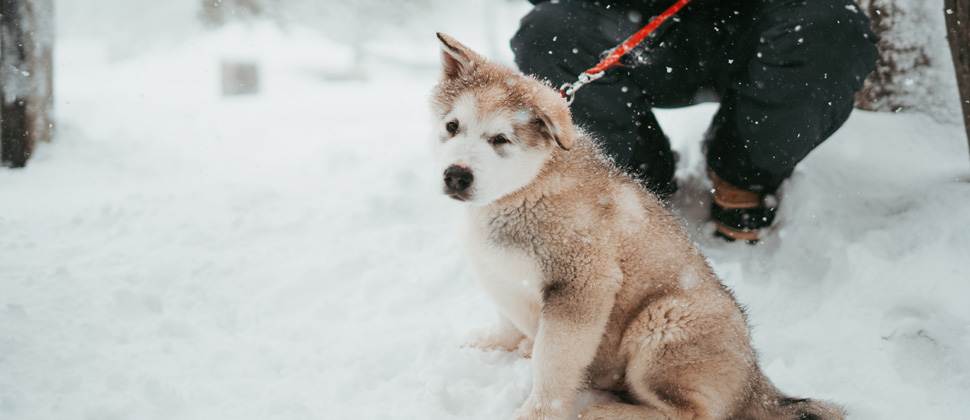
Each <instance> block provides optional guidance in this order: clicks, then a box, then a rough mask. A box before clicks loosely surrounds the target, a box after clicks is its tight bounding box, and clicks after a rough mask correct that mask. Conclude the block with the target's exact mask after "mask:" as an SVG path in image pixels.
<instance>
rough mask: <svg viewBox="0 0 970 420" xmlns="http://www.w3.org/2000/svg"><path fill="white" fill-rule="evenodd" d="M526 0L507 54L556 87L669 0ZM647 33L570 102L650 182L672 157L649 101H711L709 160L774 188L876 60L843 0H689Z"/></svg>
mask: <svg viewBox="0 0 970 420" xmlns="http://www.w3.org/2000/svg"><path fill="white" fill-rule="evenodd" d="M535 3H538V4H536V6H535V8H534V9H533V10H532V11H531V12H530V13H529V14H528V15H526V16H525V17H524V18H523V19H522V22H521V26H520V28H519V31H518V32H517V33H516V35H515V36H514V38H513V39H512V42H511V44H512V50H513V51H514V53H515V60H516V63H517V64H518V66H519V68H520V69H521V70H522V71H523V72H525V73H530V74H534V75H536V76H538V77H540V78H544V79H548V80H549V81H550V82H552V84H553V85H554V86H560V85H561V84H562V83H565V82H573V81H575V80H576V77H577V76H578V75H579V74H580V73H582V72H583V71H585V70H587V69H589V68H591V67H593V66H594V65H595V64H596V63H598V62H599V60H600V59H601V54H602V53H603V51H605V50H608V49H610V48H613V47H615V46H616V45H618V44H619V43H620V42H622V41H623V40H625V39H626V38H627V37H629V36H630V35H632V34H633V33H635V32H636V31H637V30H639V29H640V28H641V27H643V26H644V25H646V23H647V22H648V21H649V19H651V18H652V17H653V16H656V15H659V14H660V13H661V12H662V11H664V10H665V9H666V8H667V7H669V6H671V5H672V4H673V3H674V0H653V1H651V0H643V1H627V2H613V3H611V2H608V1H603V2H592V1H580V0H558V1H550V2H535ZM624 3H626V4H624ZM657 35H658V36H657V37H656V38H654V39H648V40H647V41H645V42H647V43H649V46H648V48H647V49H646V50H645V51H642V52H641V53H639V54H632V55H631V54H628V57H625V60H624V63H626V64H627V65H625V66H622V67H619V66H618V67H613V68H612V69H610V70H608V71H607V73H606V75H605V76H604V77H603V78H602V79H599V80H597V81H595V82H593V83H591V84H588V85H586V86H585V87H583V88H582V90H580V91H579V92H578V93H577V95H576V99H575V102H574V103H573V105H572V112H573V118H574V120H575V122H577V123H578V124H580V125H581V126H584V127H586V129H587V130H588V131H591V132H592V133H593V134H594V135H596V136H597V137H598V138H599V139H600V140H601V142H602V143H603V147H604V149H605V150H606V152H607V153H608V154H610V155H611V156H612V157H613V158H614V159H615V160H616V162H617V163H618V164H620V165H622V166H625V167H626V168H627V169H628V170H630V171H632V172H633V173H636V174H638V175H639V176H641V177H644V178H645V179H646V181H647V184H648V186H651V187H652V188H655V189H663V187H664V186H666V185H667V183H668V182H669V181H670V180H671V179H672V178H673V175H674V169H675V168H674V167H675V163H674V157H673V153H672V152H671V150H670V143H669V141H668V139H667V138H666V136H665V135H664V134H663V132H662V131H661V129H660V126H659V125H658V124H657V120H656V118H655V117H654V115H653V113H652V111H651V109H652V108H653V107H660V108H671V107H680V106H685V105H689V104H692V103H697V102H702V101H705V100H714V101H718V102H720V104H721V107H720V110H719V111H718V113H717V115H716V116H715V117H714V121H713V123H712V124H711V126H710V129H709V132H708V135H707V138H706V139H705V149H706V154H707V164H708V168H709V169H710V170H711V171H713V172H714V173H715V174H717V175H718V176H720V177H721V178H723V179H724V180H726V181H728V182H729V183H731V184H733V185H735V186H737V187H740V188H743V189H746V190H749V191H756V192H765V193H773V192H774V191H775V190H776V189H777V188H778V187H779V185H780V184H781V183H782V181H784V180H785V179H786V178H787V177H788V176H790V175H791V173H792V171H793V170H794V168H795V165H796V164H797V163H798V162H800V161H801V160H802V159H803V158H805V156H806V155H807V154H808V153H809V152H810V151H811V150H812V149H813V148H815V147H816V146H818V145H819V144H821V143H822V141H824V140H825V139H827V138H828V137H829V136H831V135H832V133H834V132H835V130H837V129H838V128H839V127H840V126H841V125H842V124H843V123H844V122H845V121H846V119H847V118H848V117H849V113H850V112H851V111H852V108H853V98H854V95H855V93H856V92H857V91H858V90H859V89H860V88H861V87H862V82H863V80H864V79H865V77H866V76H867V75H868V74H869V73H870V72H871V71H872V70H873V69H874V67H875V61H876V58H877V51H876V47H875V43H876V41H877V37H876V36H875V35H874V34H873V32H872V29H871V25H870V23H869V19H868V18H867V17H866V15H865V14H864V13H863V12H862V10H860V9H859V7H858V5H857V4H856V3H855V2H854V1H853V0H694V1H693V2H692V3H690V4H689V5H688V6H687V7H685V8H684V9H683V10H681V12H680V13H679V14H678V15H677V19H676V20H674V19H671V20H668V21H667V23H665V24H664V25H663V26H661V28H660V29H659V30H658V33H657Z"/></svg>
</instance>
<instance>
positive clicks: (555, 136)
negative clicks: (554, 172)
mask: <svg viewBox="0 0 970 420" xmlns="http://www.w3.org/2000/svg"><path fill="white" fill-rule="evenodd" d="M533 112H534V113H535V114H536V117H538V118H539V121H541V122H542V125H543V130H544V134H546V135H547V136H549V137H550V138H552V140H555V141H556V143H557V144H559V147H561V148H562V149H563V150H569V149H572V148H573V124H572V119H571V118H570V117H569V114H568V111H566V115H565V121H557V120H561V119H562V118H558V119H553V118H549V116H548V115H546V113H544V112H542V111H541V110H538V109H534V110H533ZM560 117H561V116H560Z"/></svg>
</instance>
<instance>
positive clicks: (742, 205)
mask: <svg viewBox="0 0 970 420" xmlns="http://www.w3.org/2000/svg"><path fill="white" fill-rule="evenodd" d="M710 174H711V181H712V182H713V183H714V203H713V204H712V205H711V218H713V219H714V224H715V226H716V227H717V234H718V235H719V236H721V237H723V238H725V239H727V240H729V241H738V240H740V241H747V242H748V243H754V242H757V241H758V235H759V234H760V232H761V229H763V228H766V227H768V226H771V222H772V221H774V219H775V208H774V207H768V206H766V205H765V204H764V195H763V194H761V193H756V192H752V191H747V190H743V189H741V188H738V187H735V186H733V185H731V184H729V183H728V182H727V181H725V180H723V179H721V177H719V176H717V174H715V173H714V172H710Z"/></svg>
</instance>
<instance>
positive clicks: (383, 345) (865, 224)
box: [0, 8, 970, 420]
mask: <svg viewBox="0 0 970 420" xmlns="http://www.w3.org/2000/svg"><path fill="white" fill-rule="evenodd" d="M515 10H518V11H520V10H524V9H522V8H518V9H515ZM445 26H446V27H445V28H443V29H445V30H446V31H450V32H452V33H453V34H454V35H455V36H457V37H458V38H459V39H461V40H463V41H466V42H467V43H468V44H469V45H471V46H472V47H475V48H479V49H481V50H483V51H487V50H488V49H489V48H492V47H489V46H488V45H487V44H489V40H488V38H487V37H485V36H482V35H481V33H483V31H480V30H478V29H476V28H468V27H463V26H462V25H461V22H453V23H451V26H450V27H447V25H445ZM512 28H514V21H509V22H506V23H505V24H504V26H503V27H502V28H501V30H500V31H499V34H498V36H499V37H504V36H506V35H507V34H506V32H508V31H509V30H511V29H512ZM502 31H505V32H502ZM412 35H413V34H412ZM426 35H427V41H422V42H423V43H418V44H410V39H412V38H406V39H399V40H396V41H395V40H394V39H392V38H388V39H387V41H388V43H385V44H381V45H374V46H372V47H371V49H372V55H371V56H370V58H369V59H368V61H367V64H368V65H369V66H368V71H367V74H366V77H365V78H363V79H361V80H353V79H350V80H348V79H347V78H345V77H335V76H334V75H340V74H345V70H346V68H345V66H348V65H349V63H350V62H351V61H352V56H353V53H352V51H350V50H348V49H347V48H346V47H343V46H341V45H339V44H335V43H333V42H330V41H328V40H327V39H325V38H323V37H321V36H320V35H318V34H316V33H315V32H313V31H309V30H306V29H300V28H296V27H291V28H289V29H288V30H286V31H281V30H279V29H278V28H276V27H274V26H273V25H267V24H253V25H233V26H230V27H227V28H223V29H220V30H217V31H213V32H208V33H201V34H198V35H194V36H187V37H181V38H178V40H176V41H177V42H176V41H172V42H171V43H168V44H165V43H162V44H153V45H151V47H150V48H144V49H140V48H122V49H119V48H116V47H115V46H114V45H115V44H112V43H111V42H107V41H104V40H103V39H97V38H63V39H61V40H60V41H59V43H58V45H57V53H56V54H57V55H56V65H57V68H56V95H57V97H56V112H57V121H58V128H57V135H56V139H55V141H54V142H53V143H50V144H42V145H40V147H39V148H38V150H37V153H36V155H35V156H34V158H33V159H32V160H31V162H30V164H29V166H28V167H27V168H25V169H17V170H14V169H4V168H0V419H18V420H19V419H92V420H93V419H217V418H218V419H375V420H376V419H418V418H420V419H448V418H455V419H506V418H510V416H511V413H512V411H513V410H514V409H515V408H516V407H518V406H519V405H520V404H521V403H522V402H523V401H524V399H525V398H526V396H527V394H528V391H529V389H530V387H531V367H530V366H531V365H530V363H531V362H530V361H529V360H525V359H521V358H519V357H518V356H517V355H513V354H506V353H483V352H480V351H477V350H470V349H462V348H459V346H458V343H459V342H460V341H461V339H462V338H463V335H464V334H465V333H466V332H468V331H469V330H471V329H473V328H475V327H480V326H484V325H487V324H489V323H490V322H492V320H493V313H494V312H493V310H492V308H491V305H490V303H489V302H488V300H487V299H486V298H485V296H484V295H483V294H482V293H480V292H479V290H478V289H477V287H476V285H475V282H474V280H473V278H472V275H471V272H470V270H469V268H468V265H467V264H466V262H465V258H464V255H463V254H462V252H461V251H460V250H459V249H458V247H457V243H456V237H455V236H456V235H455V233H454V231H455V228H456V225H457V213H458V208H457V206H458V204H456V203H453V202H450V201H449V200H447V199H445V198H443V197H441V196H439V195H438V193H437V188H436V181H437V174H435V173H432V172H431V170H430V164H429V163H430V156H429V153H428V148H427V144H426V134H427V133H428V132H429V130H430V128H429V125H428V118H427V115H426V114H427V111H426V101H427V98H426V96H427V92H428V90H429V88H430V87H431V85H432V84H433V83H434V79H435V77H436V69H435V67H434V65H435V64H436V62H437V57H438V56H437V54H438V51H437V46H436V44H435V42H436V41H435V39H434V34H433V33H432V32H431V31H430V30H429V31H428V33H427V34H426ZM505 54H506V55H505V56H503V57H500V59H502V60H508V55H507V53H505ZM224 57H249V58H250V59H253V60H256V61H258V62H259V63H260V66H261V71H262V74H261V76H262V79H261V81H262V89H261V93H260V94H258V95H253V96H238V97H221V96H220V95H219V86H220V85H219V63H220V60H221V59H222V58H224ZM713 112H714V108H713V107H712V106H698V107H693V108H689V109H683V110H676V111H661V112H660V117H661V119H662V123H663V125H664V127H665V129H666V130H667V132H668V133H669V134H670V135H671V137H672V138H673V140H674V142H675V145H676V147H677V148H678V150H679V151H680V153H681V156H682V159H681V162H680V165H681V168H680V170H679V172H678V176H679V177H680V179H681V186H682V190H681V191H680V192H679V193H678V195H677V196H676V198H675V200H674V201H675V203H674V204H675V207H676V209H677V212H678V213H679V214H680V215H681V216H682V217H683V219H684V223H685V228H686V229H687V231H688V232H690V233H691V235H692V236H694V237H695V239H696V240H697V241H698V242H699V243H700V244H701V246H702V248H703V249H704V251H705V252H706V253H707V255H708V256H709V258H710V260H711V262H712V264H713V265H714V266H715V268H716V269H717V271H718V273H719V274H720V275H721V276H722V278H723V279H724V281H725V283H727V284H728V285H730V286H731V287H732V288H733V289H734V290H735V291H736V293H737V296H738V298H739V300H740V301H741V302H743V303H744V304H746V305H747V307H748V310H749V314H750V321H751V323H752V325H753V328H754V338H755V343H756V346H757V348H758V349H759V350H760V352H761V360H762V364H763V366H764V367H765V369H766V371H767V373H768V375H769V376H770V377H771V378H772V379H773V380H774V381H775V383H776V384H777V385H778V386H779V387H780V388H781V389H783V390H785V391H787V392H789V393H791V394H794V395H798V396H810V397H819V398H827V399H831V400H835V401H838V402H841V403H843V404H845V405H847V406H848V408H849V410H850V411H851V414H852V418H854V419H871V420H876V419H897V418H898V419H948V420H949V419H968V418H970V304H968V301H970V210H968V209H970V154H968V151H967V145H966V140H965V138H963V129H962V127H959V126H955V125H948V124H945V123H938V122H936V121H934V120H933V119H932V118H930V117H927V116H921V115H912V114H911V115H904V114H872V113H864V112H857V113H855V114H854V115H853V117H852V118H851V119H850V120H849V122H848V123H847V124H846V126H845V127H844V129H842V130H841V131H839V133H838V134H837V135H836V136H835V137H833V138H832V139H831V140H830V141H829V142H827V143H826V144H824V145H823V146H822V147H820V148H819V149H818V150H817V151H816V152H814V153H813V154H812V155H811V156H810V157H809V158H808V159H807V160H806V161H805V162H804V163H803V164H802V165H801V166H800V168H799V170H798V171H797V172H796V174H795V176H794V177H793V178H792V180H791V182H789V183H788V184H787V185H786V187H785V190H784V193H785V195H784V197H783V202H782V203H783V206H782V210H781V214H780V219H779V220H778V223H777V228H776V230H775V232H774V233H773V234H772V235H771V236H770V237H769V238H768V239H767V240H765V241H764V242H763V243H762V244H760V245H758V246H754V247H751V246H747V245H744V244H725V243H723V242H720V241H718V240H714V239H712V238H711V237H710V233H711V231H712V227H711V226H710V224H709V223H707V222H706V221H705V218H704V214H705V211H706V206H707V205H708V203H709V200H710V199H709V193H707V192H706V188H707V185H705V183H706V181H705V180H704V178H703V176H702V172H703V171H702V163H701V161H700V158H701V155H700V151H699V145H698V140H699V139H700V138H701V136H702V133H703V131H704V129H705V128H706V125H707V122H708V121H709V118H710V116H711V115H712V113H713Z"/></svg>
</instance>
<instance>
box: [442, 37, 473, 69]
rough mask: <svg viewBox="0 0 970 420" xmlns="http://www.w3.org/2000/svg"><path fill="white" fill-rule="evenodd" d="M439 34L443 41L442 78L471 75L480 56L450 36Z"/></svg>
mask: <svg viewBox="0 0 970 420" xmlns="http://www.w3.org/2000/svg"><path fill="white" fill-rule="evenodd" d="M437 34H438V40H439V41H441V69H442V77H443V78H445V79H454V78H457V77H461V76H463V75H467V74H468V73H470V72H471V70H472V67H474V66H475V60H476V59H478V54H475V52H474V51H472V50H470V49H469V48H468V47H466V46H464V45H462V44H461V43H460V42H458V41H455V39H454V38H452V37H450V36H448V35H445V34H443V33H441V32H438V33H437Z"/></svg>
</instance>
